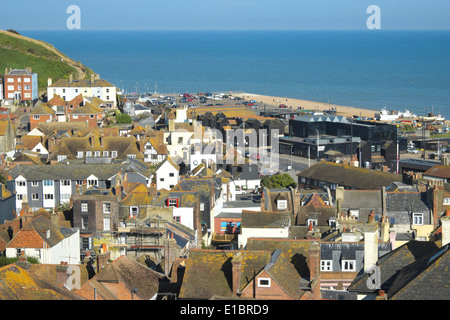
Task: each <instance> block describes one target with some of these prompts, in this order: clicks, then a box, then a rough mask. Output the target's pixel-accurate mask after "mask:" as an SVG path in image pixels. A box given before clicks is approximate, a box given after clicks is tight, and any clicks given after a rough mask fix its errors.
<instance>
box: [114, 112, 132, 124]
mask: <svg viewBox="0 0 450 320" xmlns="http://www.w3.org/2000/svg"><path fill="white" fill-rule="evenodd" d="M116 121H117V123H131V122H133V119H131V116H130V115H128V114H126V113H121V114H119V115H116Z"/></svg>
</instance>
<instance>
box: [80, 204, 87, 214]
mask: <svg viewBox="0 0 450 320" xmlns="http://www.w3.org/2000/svg"><path fill="white" fill-rule="evenodd" d="M81 212H88V204H87V202H82V203H81Z"/></svg>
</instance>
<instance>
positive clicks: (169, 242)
mask: <svg viewBox="0 0 450 320" xmlns="http://www.w3.org/2000/svg"><path fill="white" fill-rule="evenodd" d="M176 245H177V243H176V241H175V239H173V238H168V239H165V240H164V274H165V275H166V276H169V275H170V271H171V269H172V265H173V262H174V261H175V259H176V258H177V251H176Z"/></svg>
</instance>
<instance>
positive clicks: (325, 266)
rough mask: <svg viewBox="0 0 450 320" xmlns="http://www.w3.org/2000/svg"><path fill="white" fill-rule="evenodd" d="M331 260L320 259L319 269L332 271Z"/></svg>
mask: <svg viewBox="0 0 450 320" xmlns="http://www.w3.org/2000/svg"><path fill="white" fill-rule="evenodd" d="M331 262H332V261H331V260H320V271H333V270H332V268H331V265H332V264H331Z"/></svg>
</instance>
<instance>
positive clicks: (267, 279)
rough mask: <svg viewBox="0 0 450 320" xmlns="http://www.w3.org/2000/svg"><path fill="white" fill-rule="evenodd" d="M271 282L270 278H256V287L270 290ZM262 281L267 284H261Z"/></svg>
mask: <svg viewBox="0 0 450 320" xmlns="http://www.w3.org/2000/svg"><path fill="white" fill-rule="evenodd" d="M271 280H272V279H270V278H258V287H260V288H270V287H271V285H272V281H271ZM263 281H264V282H267V283H263Z"/></svg>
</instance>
